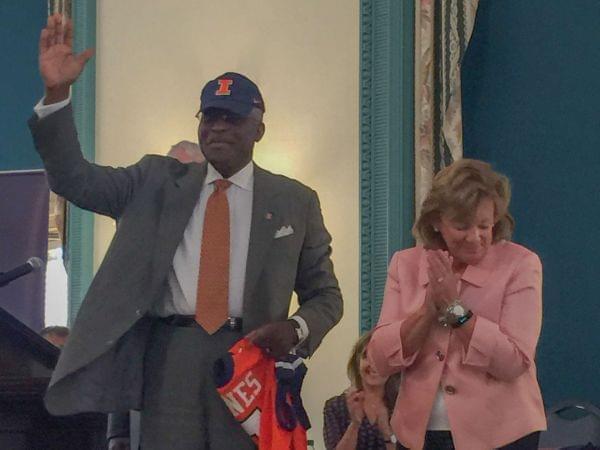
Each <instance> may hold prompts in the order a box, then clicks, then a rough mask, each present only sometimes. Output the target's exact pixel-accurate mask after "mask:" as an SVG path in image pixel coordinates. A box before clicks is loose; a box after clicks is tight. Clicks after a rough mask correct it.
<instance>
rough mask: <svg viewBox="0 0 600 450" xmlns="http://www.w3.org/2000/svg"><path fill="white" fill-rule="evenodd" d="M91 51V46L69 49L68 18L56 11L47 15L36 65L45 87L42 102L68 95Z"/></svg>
mask: <svg viewBox="0 0 600 450" xmlns="http://www.w3.org/2000/svg"><path fill="white" fill-rule="evenodd" d="M93 54H94V51H93V50H92V49H87V50H85V51H83V52H81V53H79V54H75V53H73V24H72V22H71V21H70V20H68V19H64V17H63V16H62V15H60V14H54V15H52V16H50V17H48V24H47V25H46V27H45V28H44V29H43V30H42V33H41V35H40V46H39V66H40V74H41V76H42V80H43V81H44V86H45V87H46V103H54V102H56V101H59V100H62V99H64V98H66V97H67V96H68V94H69V87H70V86H71V85H72V84H73V83H74V82H75V80H77V78H78V77H79V75H80V74H81V72H82V71H83V68H84V66H85V64H86V63H87V61H88V60H89V59H90V58H91V57H92V55H93ZM59 97H63V98H59ZM49 100H50V101H49Z"/></svg>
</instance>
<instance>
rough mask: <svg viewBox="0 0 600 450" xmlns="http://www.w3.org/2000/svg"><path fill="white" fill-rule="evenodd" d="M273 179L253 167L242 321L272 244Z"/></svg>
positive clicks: (276, 215) (276, 217)
mask: <svg viewBox="0 0 600 450" xmlns="http://www.w3.org/2000/svg"><path fill="white" fill-rule="evenodd" d="M272 180H273V177H272V175H271V174H269V173H268V172H267V171H265V170H263V169H261V168H260V167H258V166H257V165H256V164H255V165H254V191H253V198H252V222H251V225H250V242H249V245H248V258H247V260H246V280H245V285H244V317H245V314H246V313H247V312H250V311H251V308H248V305H249V304H250V302H251V299H252V297H253V293H254V291H255V289H256V283H257V282H258V278H259V276H260V273H261V272H262V269H263V266H264V260H265V256H266V255H267V252H268V251H269V248H270V247H271V245H272V243H273V236H274V235H275V230H276V229H277V223H278V220H279V212H278V210H277V205H276V203H275V201H274V199H275V197H276V196H277V194H278V193H277V190H276V186H275V183H273V182H272Z"/></svg>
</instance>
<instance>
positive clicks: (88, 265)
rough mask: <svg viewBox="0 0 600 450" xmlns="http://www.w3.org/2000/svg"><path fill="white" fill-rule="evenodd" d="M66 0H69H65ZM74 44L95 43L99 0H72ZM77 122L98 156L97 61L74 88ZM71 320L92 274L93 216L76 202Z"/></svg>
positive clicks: (90, 154) (90, 153)
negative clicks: (96, 142)
mask: <svg viewBox="0 0 600 450" xmlns="http://www.w3.org/2000/svg"><path fill="white" fill-rule="evenodd" d="M63 1H66V0H63ZM72 12H73V16H72V17H73V23H74V26H75V35H74V47H75V50H76V51H77V52H80V51H82V50H84V49H86V48H90V47H91V48H94V47H95V46H96V0H77V1H75V2H73V8H72ZM72 101H73V111H74V116H75V125H76V126H77V131H78V134H79V141H80V142H81V149H82V152H83V156H84V157H85V158H86V159H87V160H88V161H94V159H95V153H96V152H95V140H96V126H95V122H96V113H95V111H96V62H95V58H92V59H90V60H89V62H88V63H87V65H86V67H85V70H84V71H83V73H82V75H81V76H80V78H79V80H78V81H77V83H75V85H74V86H73V92H72ZM67 230H68V231H67V232H68V238H67V239H68V244H67V248H68V273H69V323H72V322H73V321H74V320H75V317H76V316H77V312H78V311H79V307H80V306H81V302H82V301H83V297H84V296H85V293H86V292H87V290H88V287H89V285H90V283H91V281H92V277H93V265H94V216H93V214H92V213H90V212H88V211H83V210H81V209H79V208H77V207H75V206H74V205H71V204H70V205H69V210H68V223H67Z"/></svg>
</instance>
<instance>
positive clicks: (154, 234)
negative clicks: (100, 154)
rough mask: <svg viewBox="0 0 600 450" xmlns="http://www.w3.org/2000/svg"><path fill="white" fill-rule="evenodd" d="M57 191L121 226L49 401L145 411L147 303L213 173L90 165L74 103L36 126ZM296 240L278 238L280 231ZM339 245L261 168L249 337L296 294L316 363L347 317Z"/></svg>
mask: <svg viewBox="0 0 600 450" xmlns="http://www.w3.org/2000/svg"><path fill="white" fill-rule="evenodd" d="M29 126H30V129H31V132H32V135H33V139H34V143H35V147H36V149H37V151H38V152H39V154H40V156H41V157H42V160H43V162H44V166H45V168H46V171H47V174H48V180H49V183H50V187H51V188H52V190H53V191H54V192H56V193H57V194H59V195H62V196H63V197H65V198H66V199H67V200H69V201H71V202H72V203H74V204H76V205H77V206H79V207H81V208H83V209H87V210H91V211H94V212H97V213H99V214H104V215H107V216H110V217H112V218H114V219H116V220H117V230H116V233H115V236H114V238H113V240H112V242H111V244H110V247H109V249H108V251H107V253H106V256H105V258H104V260H103V262H102V264H101V266H100V268H99V269H98V272H97V273H96V276H95V277H94V280H93V281H92V283H91V286H90V288H89V291H88V293H87V295H86V297H85V299H84V301H83V304H82V305H81V309H80V310H79V314H78V316H77V319H76V321H75V324H74V326H73V330H72V333H71V335H70V337H69V341H68V343H67V345H66V347H65V348H64V350H63V351H62V354H61V357H60V359H59V362H58V365H57V366H56V369H55V371H54V374H53V377H52V380H51V382H50V386H49V388H48V391H47V393H46V406H47V408H48V410H49V411H50V412H51V413H54V414H73V413H77V412H83V411H104V412H110V411H126V410H129V409H139V408H140V403H141V393H142V385H143V382H142V368H143V367H142V363H143V356H144V351H145V345H146V342H147V338H148V333H149V331H150V326H151V323H152V319H150V318H149V317H148V316H147V314H146V313H147V312H148V310H149V308H150V307H151V305H152V304H153V303H154V302H156V301H160V300H161V299H162V298H163V296H164V293H165V290H166V289H167V288H168V285H167V274H168V270H169V268H170V266H171V264H172V261H173V256H174V254H175V250H176V248H177V246H178V244H179V242H180V241H181V239H182V236H183V232H184V229H185V227H186V225H187V223H188V220H189V218H190V215H191V213H192V210H193V208H194V205H195V204H196V202H197V200H198V196H199V194H200V190H201V188H202V185H203V181H204V177H205V176H206V164H194V163H193V164H182V163H180V162H178V161H177V160H175V159H173V158H168V157H163V156H152V155H150V156H145V157H144V158H143V159H142V160H140V161H139V162H138V163H137V164H134V165H132V166H130V167H127V168H112V167H103V166H99V165H95V164H91V163H89V162H87V161H86V160H85V159H84V158H83V156H82V154H81V151H80V147H79V142H78V139H77V133H76V130H75V125H74V122H73V117H72V109H71V107H70V106H68V107H66V108H64V109H62V110H60V111H58V112H56V113H54V114H51V115H50V116H48V117H45V118H44V119H42V120H39V119H38V118H37V116H34V117H32V118H31V119H30V120H29ZM287 225H291V226H292V227H293V229H294V233H293V234H291V235H289V236H286V237H283V238H280V239H274V236H275V233H276V231H277V230H278V229H280V228H281V227H283V226H287ZM330 242H331V237H330V235H329V233H328V232H327V230H326V229H325V226H324V224H323V218H322V214H321V210H320V206H319V201H318V198H317V195H316V193H315V192H314V191H313V190H311V189H309V188H307V187H306V186H304V185H302V184H301V183H299V182H297V181H295V180H292V179H289V178H286V177H284V176H281V175H274V174H272V173H270V172H267V171H265V170H263V169H261V168H259V167H256V168H255V175H254V199H253V205H252V222H251V231H250V243H249V249H248V262H247V269H246V280H245V290H244V305H243V311H244V312H243V319H244V332H249V331H251V330H253V329H255V328H257V327H259V326H261V325H264V324H266V323H269V322H272V321H277V320H284V319H286V318H287V317H288V309H289V304H290V298H291V295H292V292H293V291H296V293H297V294H298V299H299V303H300V308H299V309H298V311H297V312H295V314H297V315H299V316H301V317H302V318H303V319H304V320H306V322H307V324H308V327H309V329H310V336H309V338H308V339H307V341H305V343H304V344H303V348H302V349H301V352H302V353H304V354H305V355H307V356H309V355H311V354H312V353H313V352H314V351H315V349H316V348H317V347H318V346H319V344H320V342H321V340H322V339H323V337H324V336H325V334H326V333H327V332H328V331H329V330H330V329H331V328H332V327H333V326H334V325H335V324H336V323H337V322H338V321H339V319H340V318H341V315H342V299H341V294H340V290H339V286H338V282H337V280H336V277H335V275H334V273H333V265H332V262H331V259H330V254H331V247H330Z"/></svg>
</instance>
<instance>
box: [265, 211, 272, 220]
mask: <svg viewBox="0 0 600 450" xmlns="http://www.w3.org/2000/svg"><path fill="white" fill-rule="evenodd" d="M272 218H273V214H271V213H270V212H268V213H266V214H265V219H267V220H271V219H272Z"/></svg>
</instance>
